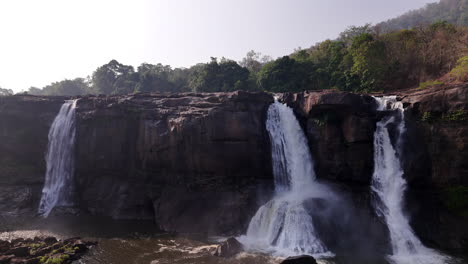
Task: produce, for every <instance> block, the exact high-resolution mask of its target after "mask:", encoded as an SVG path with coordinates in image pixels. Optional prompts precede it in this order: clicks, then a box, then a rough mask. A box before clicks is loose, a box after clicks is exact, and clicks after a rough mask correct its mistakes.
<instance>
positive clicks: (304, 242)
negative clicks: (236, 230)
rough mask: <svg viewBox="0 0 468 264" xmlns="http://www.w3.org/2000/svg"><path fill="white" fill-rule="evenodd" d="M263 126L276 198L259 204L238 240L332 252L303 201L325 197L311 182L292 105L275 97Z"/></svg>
mask: <svg viewBox="0 0 468 264" xmlns="http://www.w3.org/2000/svg"><path fill="white" fill-rule="evenodd" d="M266 128H267V130H268V132H269V135H270V139H271V150H272V161H273V174H274V183H275V195H274V198H273V199H272V200H271V201H269V202H268V203H266V204H265V205H263V206H262V207H260V209H259V210H258V211H257V213H256V214H255V216H254V217H253V218H252V220H251V222H250V224H249V227H248V230H247V234H246V235H245V236H242V237H240V238H239V239H240V240H241V242H243V243H244V244H245V245H246V246H247V247H248V248H250V249H253V250H261V251H269V252H272V253H273V254H275V255H279V256H288V255H298V254H310V255H314V256H330V255H332V254H331V253H330V252H329V251H328V249H327V248H326V246H325V245H324V244H323V243H322V241H321V240H320V239H319V238H318V236H317V233H316V230H315V228H314V225H313V220H312V217H311V216H310V214H309V212H308V211H307V210H306V208H305V205H304V203H305V202H306V200H308V199H313V198H323V197H326V196H327V195H328V194H327V191H326V189H325V188H324V186H321V185H320V184H318V183H316V182H315V172H314V169H313V163H312V157H311V154H310V151H309V147H308V144H307V139H306V137H305V135H304V132H303V131H302V128H301V127H300V125H299V122H298V121H297V119H296V117H295V116H294V113H293V111H292V109H291V108H289V107H287V106H286V105H284V104H281V103H279V102H277V101H275V102H274V103H273V104H272V105H271V106H270V107H269V109H268V118H267V122H266Z"/></svg>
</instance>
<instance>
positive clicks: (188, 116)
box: [0, 86, 468, 249]
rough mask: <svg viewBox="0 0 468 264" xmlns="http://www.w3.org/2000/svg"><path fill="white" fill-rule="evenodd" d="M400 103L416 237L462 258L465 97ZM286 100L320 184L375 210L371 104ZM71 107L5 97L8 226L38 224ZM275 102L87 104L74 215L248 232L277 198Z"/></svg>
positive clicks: (432, 96)
mask: <svg viewBox="0 0 468 264" xmlns="http://www.w3.org/2000/svg"><path fill="white" fill-rule="evenodd" d="M397 95H398V96H399V98H401V100H402V101H403V102H404V103H405V106H406V109H407V111H406V118H407V122H406V124H407V134H406V135H407V136H406V142H405V144H404V146H405V150H404V151H403V152H404V153H405V157H404V159H403V160H404V167H405V177H406V178H407V180H408V182H409V184H410V191H409V198H410V202H409V204H408V209H409V211H411V212H412V215H413V216H414V217H413V226H414V228H415V230H416V231H417V232H418V235H419V236H421V237H422V238H423V239H424V240H425V242H428V243H430V244H435V245H437V246H442V247H443V246H445V247H447V248H451V249H454V248H458V249H461V248H464V247H466V242H463V241H464V239H466V234H467V233H464V232H465V231H464V230H465V229H464V227H463V228H460V226H465V225H464V224H463V223H462V224H460V221H461V220H459V219H461V218H459V217H458V216H455V214H454V213H453V212H451V211H448V210H445V209H444V205H443V202H444V200H443V192H444V190H445V189H446V188H450V187H452V186H456V185H464V186H466V185H467V184H468V178H467V175H468V173H467V163H466V160H467V159H468V155H467V148H466V142H467V136H468V135H467V134H468V132H467V129H468V128H467V125H466V124H467V122H466V119H463V118H461V117H460V116H462V117H463V115H464V114H466V111H467V110H468V106H467V103H468V100H467V89H466V86H451V87H445V88H444V89H440V88H438V89H427V90H421V91H419V90H412V91H405V92H400V93H398V94H397ZM280 97H281V98H280V100H282V101H284V102H286V103H288V104H289V105H290V106H292V107H293V108H294V110H295V113H296V114H297V116H298V118H299V120H300V121H301V124H302V125H303V127H304V129H305V131H306V135H307V136H308V138H309V144H310V147H311V150H312V154H313V156H314V158H315V165H316V172H317V176H318V178H319V179H325V180H329V181H333V182H334V183H335V184H338V185H339V186H340V187H339V188H343V190H344V191H349V192H351V193H352V199H353V200H354V201H353V203H354V204H357V205H358V206H359V207H363V208H364V207H366V206H367V207H368V206H369V200H370V198H369V184H370V180H371V177H372V171H373V133H374V130H375V123H376V121H377V120H378V119H379V114H378V113H377V112H376V111H375V107H376V105H375V102H374V100H373V98H372V97H371V96H368V95H358V94H351V93H345V92H336V91H311V92H304V93H296V94H283V95H282V96H280ZM65 99H66V98H60V97H32V96H12V97H0V153H1V154H2V156H0V165H1V166H0V214H1V215H3V216H4V215H34V214H35V212H36V210H37V206H38V203H39V198H40V193H41V188H42V186H43V182H44V176H45V162H44V155H45V152H46V147H47V134H48V130H49V128H50V125H51V124H52V121H53V119H54V117H55V116H56V114H57V113H58V111H59V109H60V106H61V104H62V103H63V102H64V100H65ZM272 102H273V97H272V96H271V95H269V94H266V93H248V92H234V93H215V94H190V93H188V94H173V95H145V94H136V95H127V96H111V97H104V96H88V97H82V98H80V100H79V101H78V104H77V114H76V118H77V127H76V129H77V141H76V153H75V164H76V175H75V179H76V187H77V208H76V209H78V211H79V212H80V213H83V214H91V215H99V216H110V217H113V218H116V219H147V220H153V221H154V222H155V223H156V224H157V225H158V226H159V227H160V228H161V229H164V230H166V231H177V232H208V233H216V234H233V233H239V232H243V231H245V228H246V225H247V224H248V222H249V220H250V218H251V216H252V214H253V213H255V211H256V210H257V208H258V207H259V204H261V203H262V201H265V200H267V199H269V198H270V197H269V195H270V191H271V188H272V178H273V177H272V172H271V157H270V143H269V139H268V134H267V133H266V130H265V119H266V111H267V108H268V106H269V104H270V103H272ZM463 111H465V112H463ZM454 226H457V228H453V227H454ZM460 230H461V231H460ZM465 241H466V240H465Z"/></svg>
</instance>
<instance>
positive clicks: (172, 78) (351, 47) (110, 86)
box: [0, 0, 468, 95]
mask: <svg viewBox="0 0 468 264" xmlns="http://www.w3.org/2000/svg"><path fill="white" fill-rule="evenodd" d="M467 3H468V0H442V1H441V2H440V3H434V4H429V5H427V6H426V7H425V8H423V9H420V10H416V11H411V12H409V13H407V14H405V15H403V16H401V17H398V18H395V19H392V20H389V21H387V22H384V23H380V24H378V25H376V26H371V25H365V26H360V27H356V26H352V27H349V28H348V29H347V30H345V31H344V32H342V33H341V34H340V35H339V37H338V38H337V39H335V40H326V41H323V42H321V43H318V44H316V45H314V46H312V47H310V48H307V49H299V50H296V51H295V52H294V53H292V54H290V55H288V56H284V57H281V58H278V59H276V60H273V59H272V58H271V57H269V56H262V54H260V53H257V52H255V51H250V52H248V53H247V55H246V57H245V58H243V59H242V60H241V61H240V62H236V61H233V60H230V59H226V58H221V59H218V58H211V61H209V62H207V63H199V64H197V65H195V66H192V67H190V68H172V67H171V66H169V65H162V64H149V63H143V64H141V65H140V66H139V67H137V68H136V69H135V68H134V67H133V66H130V65H124V64H122V63H120V62H118V61H116V60H112V61H110V62H109V63H107V64H105V65H102V66H100V67H99V68H97V69H96V70H95V71H94V72H93V73H92V75H91V76H89V77H87V78H76V79H73V80H63V81H60V82H54V83H52V84H50V85H47V86H46V87H43V88H42V89H40V88H36V87H31V88H29V90H28V91H27V93H29V94H33V95H83V94H107V95H109V94H128V93H136V92H144V93H150V92H190V91H193V92H227V91H235V90H264V91H271V92H286V91H291V92H297V91H303V90H318V89H338V90H343V91H354V92H376V91H389V90H395V89H404V88H411V87H421V88H424V87H427V86H430V85H435V84H441V81H440V80H437V79H438V78H440V77H442V76H446V77H444V80H445V81H450V82H453V81H467V80H468V56H467V55H468V54H467V53H468V48H467V47H468V27H467V25H468V18H467V11H466V7H467ZM434 21H435V22H434ZM383 29H385V30H383ZM11 93H12V92H11V90H7V89H1V90H0V95H8V94H11Z"/></svg>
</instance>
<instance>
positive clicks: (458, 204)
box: [443, 186, 468, 218]
mask: <svg viewBox="0 0 468 264" xmlns="http://www.w3.org/2000/svg"><path fill="white" fill-rule="evenodd" d="M443 201H444V203H445V205H446V206H447V208H448V209H449V210H450V211H452V212H453V213H456V214H458V215H461V216H463V217H465V218H468V187H466V186H455V187H450V188H447V189H445V190H444V194H443Z"/></svg>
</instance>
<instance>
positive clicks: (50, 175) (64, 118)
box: [38, 100, 77, 217]
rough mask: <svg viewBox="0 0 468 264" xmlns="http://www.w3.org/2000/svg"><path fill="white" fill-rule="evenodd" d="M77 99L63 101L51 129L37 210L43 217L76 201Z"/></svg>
mask: <svg viewBox="0 0 468 264" xmlns="http://www.w3.org/2000/svg"><path fill="white" fill-rule="evenodd" d="M76 103H77V100H70V101H66V102H65V103H64V104H63V105H62V107H61V108H60V112H59V113H58V114H57V116H56V117H55V120H54V122H53V124H52V127H51V128H50V131H49V144H48V147H47V155H46V163H47V173H46V177H45V184H44V188H43V189H42V197H41V202H40V205H39V210H38V212H39V214H40V215H42V216H43V217H47V216H48V215H49V213H50V211H51V210H52V209H53V208H54V207H55V206H57V205H60V206H71V205H72V202H73V201H72V200H73V199H72V195H73V175H74V169H75V168H74V160H73V154H74V149H75V109H76Z"/></svg>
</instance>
